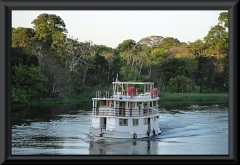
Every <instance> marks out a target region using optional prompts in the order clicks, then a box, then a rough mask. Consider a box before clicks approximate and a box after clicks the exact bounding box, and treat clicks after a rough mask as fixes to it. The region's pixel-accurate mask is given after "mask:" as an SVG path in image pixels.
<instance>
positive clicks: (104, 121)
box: [100, 117, 107, 129]
mask: <svg viewBox="0 0 240 165" xmlns="http://www.w3.org/2000/svg"><path fill="white" fill-rule="evenodd" d="M106 124H107V118H106V117H101V118H100V128H102V129H106Z"/></svg>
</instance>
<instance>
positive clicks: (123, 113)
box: [92, 106, 158, 117]
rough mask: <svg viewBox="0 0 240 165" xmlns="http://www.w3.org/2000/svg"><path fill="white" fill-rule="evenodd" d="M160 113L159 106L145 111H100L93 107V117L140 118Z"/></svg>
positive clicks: (119, 109)
mask: <svg viewBox="0 0 240 165" xmlns="http://www.w3.org/2000/svg"><path fill="white" fill-rule="evenodd" d="M157 113H158V109H157V106H155V107H150V108H144V109H140V110H138V109H132V110H131V109H127V108H111V109H100V110H99V108H98V107H93V111H92V115H94V116H120V117H138V116H150V115H154V114H157Z"/></svg>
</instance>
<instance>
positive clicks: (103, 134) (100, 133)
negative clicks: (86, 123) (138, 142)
mask: <svg viewBox="0 0 240 165" xmlns="http://www.w3.org/2000/svg"><path fill="white" fill-rule="evenodd" d="M158 134H161V131H160V129H156V130H155V132H154V131H152V132H150V134H149V135H148V134H147V132H146V133H135V134H134V133H130V132H119V131H109V130H106V129H102V130H101V129H99V128H98V129H94V128H91V129H90V135H91V136H92V137H93V138H98V139H106V138H114V139H139V138H146V137H151V136H157V135H158Z"/></svg>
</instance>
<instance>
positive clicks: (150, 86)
mask: <svg viewBox="0 0 240 165" xmlns="http://www.w3.org/2000/svg"><path fill="white" fill-rule="evenodd" d="M92 101H93V103H92V123H91V126H90V135H91V136H92V138H94V139H108V138H114V139H118V138H121V139H138V138H145V137H151V136H157V135H158V134H160V133H161V130H160V128H159V112H158V101H159V97H158V89H157V88H154V83H153V82H120V81H119V80H118V79H117V78H116V81H115V82H112V92H110V91H96V97H95V98H92Z"/></svg>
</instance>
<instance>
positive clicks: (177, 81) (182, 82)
mask: <svg viewBox="0 0 240 165" xmlns="http://www.w3.org/2000/svg"><path fill="white" fill-rule="evenodd" d="M167 90H168V91H169V92H181V93H186V92H192V91H194V82H193V81H192V80H191V79H189V78H187V77H185V76H182V75H181V76H177V77H174V78H170V79H169V81H168V85H167Z"/></svg>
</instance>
